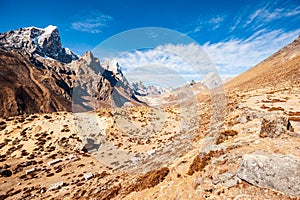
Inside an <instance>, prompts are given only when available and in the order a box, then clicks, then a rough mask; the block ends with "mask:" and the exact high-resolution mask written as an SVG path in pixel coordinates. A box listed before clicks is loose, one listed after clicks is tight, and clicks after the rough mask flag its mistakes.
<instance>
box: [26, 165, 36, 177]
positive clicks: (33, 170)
mask: <svg viewBox="0 0 300 200" xmlns="http://www.w3.org/2000/svg"><path fill="white" fill-rule="evenodd" d="M33 172H35V168H34V167H33V168H31V169H28V170H26V171H25V173H26V175H28V174H31V173H33Z"/></svg>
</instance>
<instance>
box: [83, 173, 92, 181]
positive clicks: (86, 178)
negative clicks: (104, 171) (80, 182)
mask: <svg viewBox="0 0 300 200" xmlns="http://www.w3.org/2000/svg"><path fill="white" fill-rule="evenodd" d="M83 177H84V179H85V180H86V181H87V180H90V179H91V178H93V177H94V174H92V173H87V174H84V175H83Z"/></svg>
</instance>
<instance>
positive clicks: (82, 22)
mask: <svg viewBox="0 0 300 200" xmlns="http://www.w3.org/2000/svg"><path fill="white" fill-rule="evenodd" d="M112 20H113V18H112V17H111V16H109V15H105V14H102V13H101V12H99V11H90V12H89V13H86V14H84V15H83V16H81V19H79V20H77V21H75V22H72V23H71V28H72V29H74V30H77V31H82V32H88V33H101V32H102V29H103V28H104V27H106V26H107V24H108V22H110V21H112Z"/></svg>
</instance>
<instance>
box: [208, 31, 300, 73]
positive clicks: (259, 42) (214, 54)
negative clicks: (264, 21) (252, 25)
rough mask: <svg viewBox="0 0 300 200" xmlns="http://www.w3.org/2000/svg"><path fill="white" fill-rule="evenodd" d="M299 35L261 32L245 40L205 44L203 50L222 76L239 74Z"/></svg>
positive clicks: (296, 33)
mask: <svg viewBox="0 0 300 200" xmlns="http://www.w3.org/2000/svg"><path fill="white" fill-rule="evenodd" d="M299 34H300V29H297V30H294V31H290V32H284V30H273V31H269V32H268V31H267V30H260V31H257V32H255V33H253V35H252V36H250V37H249V38H247V39H244V40H242V39H233V40H229V41H226V42H218V43H214V44H210V43H205V44H204V45H203V50H204V51H205V52H207V54H208V55H209V56H210V57H211V59H212V61H213V62H214V63H215V64H216V66H217V67H218V69H219V73H220V74H239V73H241V72H243V71H245V70H247V69H248V68H250V67H252V66H254V65H256V64H258V63H259V62H261V61H262V60H264V59H266V58H267V57H268V56H270V55H272V54H273V53H274V52H275V51H277V50H279V49H281V48H282V47H283V46H285V45H286V44H288V43H290V42H292V41H293V40H294V39H295V38H296V37H297V36H298V35H299Z"/></svg>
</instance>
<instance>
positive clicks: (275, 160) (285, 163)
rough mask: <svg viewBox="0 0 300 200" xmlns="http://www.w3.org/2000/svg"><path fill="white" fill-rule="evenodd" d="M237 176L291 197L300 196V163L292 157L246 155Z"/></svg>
mask: <svg viewBox="0 0 300 200" xmlns="http://www.w3.org/2000/svg"><path fill="white" fill-rule="evenodd" d="M237 175H238V177H239V178H240V179H242V180H244V181H247V182H249V183H251V184H253V185H255V186H258V187H267V188H272V189H275V190H277V191H280V192H283V193H284V194H286V195H291V196H297V195H300V161H299V160H297V159H296V158H294V157H291V156H287V155H282V154H271V155H258V154H246V155H244V156H243V158H242V161H241V163H240V166H239V168H238V171H237Z"/></svg>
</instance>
